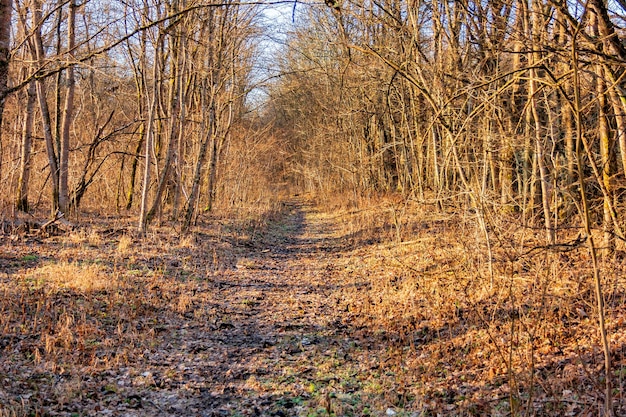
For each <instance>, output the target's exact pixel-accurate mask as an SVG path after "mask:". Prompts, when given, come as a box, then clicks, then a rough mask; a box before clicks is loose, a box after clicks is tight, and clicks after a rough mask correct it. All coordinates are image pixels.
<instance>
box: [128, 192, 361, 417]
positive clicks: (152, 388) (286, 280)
mask: <svg viewBox="0 0 626 417" xmlns="http://www.w3.org/2000/svg"><path fill="white" fill-rule="evenodd" d="M286 204H288V208H289V209H290V213H289V214H288V216H286V217H285V218H284V219H283V220H282V221H280V222H277V223H275V224H273V225H272V226H271V227H270V229H269V230H268V231H267V233H266V234H265V235H264V237H263V238H262V239H261V240H260V241H257V242H253V243H252V244H250V245H249V248H248V249H246V250H245V251H242V252H241V253H240V256H239V258H238V260H237V263H236V267H235V268H234V269H233V270H231V271H226V272H224V273H222V274H219V275H217V276H216V277H215V279H214V280H213V281H212V282H211V283H210V285H208V286H206V287H204V288H202V291H205V294H204V297H203V298H204V301H203V302H204V303H207V304H208V305H210V306H211V308H212V312H213V313H214V314H213V318H212V320H210V321H209V322H208V323H207V322H202V321H198V320H194V319H189V320H186V321H184V322H180V323H176V324H172V325H171V326H168V328H167V329H163V332H162V336H161V338H160V339H161V340H160V346H157V347H155V349H154V350H153V351H152V352H150V353H148V354H147V355H148V356H149V361H148V363H147V364H146V368H147V369H146V370H145V371H143V372H142V374H140V375H139V376H138V377H137V376H135V377H134V378H133V377H132V376H128V379H129V381H128V384H129V385H131V386H132V385H134V387H135V388H136V390H135V391H134V392H133V394H132V396H130V395H127V398H130V400H133V399H134V400H135V401H136V402H138V403H137V404H136V405H135V406H136V407H137V408H138V409H137V410H136V412H133V411H132V410H130V409H128V410H126V414H127V415H133V414H134V415H147V414H153V415H172V416H174V415H177V416H178V415H180V416H182V415H185V416H188V415H198V416H230V415H276V416H286V415H300V414H302V415H316V413H318V412H319V413H325V414H326V415H328V414H327V413H328V411H329V410H330V411H331V412H333V413H337V415H341V414H342V413H346V414H351V413H352V411H351V410H350V409H352V410H356V409H357V408H358V409H361V410H362V409H363V407H364V405H363V404H358V402H359V401H360V394H359V393H358V391H359V390H360V389H361V388H362V384H361V383H360V382H359V381H358V378H357V373H359V370H358V367H359V364H358V361H360V360H362V359H363V358H362V357H361V358H359V357H358V356H354V355H355V352H361V353H363V350H362V349H361V348H360V347H359V341H358V340H353V339H351V338H350V337H349V335H348V334H347V333H346V331H345V330H346V325H345V324H343V323H342V317H341V312H340V311H338V306H339V304H340V299H339V297H340V295H339V292H338V291H340V290H341V287H342V286H343V285H347V284H346V283H345V282H344V283H341V282H335V280H336V274H335V273H334V271H335V270H336V268H337V267H338V266H337V265H338V260H340V259H341V257H342V256H343V253H342V252H341V249H342V247H341V245H342V244H344V243H345V242H343V240H342V239H341V238H339V237H337V236H336V230H335V226H334V225H333V223H332V220H330V218H329V217H328V216H323V215H320V214H319V213H316V212H314V210H313V209H312V208H311V207H309V206H305V205H303V204H302V203H301V202H299V201H292V202H288V203H286ZM174 326H180V327H179V328H177V329H175V328H172V327H174ZM142 377H143V379H144V380H145V386H144V387H143V388H142V387H141V386H138V384H137V381H138V378H139V379H141V378H142ZM120 382H121V383H122V384H124V380H123V379H122V380H121V381H120V380H118V381H117V383H118V384H119V383H120ZM129 392H130V391H129ZM127 402H132V401H127ZM365 407H366V406H365ZM366 409H367V407H366Z"/></svg>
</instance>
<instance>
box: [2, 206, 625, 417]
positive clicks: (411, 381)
mask: <svg viewBox="0 0 626 417" xmlns="http://www.w3.org/2000/svg"><path fill="white" fill-rule="evenodd" d="M398 210H399V209H398ZM388 211H389V210H388ZM389 212H390V213H391V215H390V217H389V218H390V219H391V220H390V221H391V222H392V223H393V222H394V221H395V223H394V224H392V225H391V226H390V225H387V227H382V228H380V229H372V230H369V231H368V232H367V233H364V232H363V231H362V230H360V229H359V224H360V223H359V222H357V221H355V220H354V219H355V217H354V216H352V217H346V216H342V215H340V214H338V213H337V212H324V211H319V209H318V208H317V207H316V206H315V205H314V204H313V203H310V202H305V201H303V200H295V199H294V200H290V201H287V202H285V203H283V206H282V210H281V212H280V213H278V214H276V216H274V219H273V220H271V221H269V222H268V223H267V225H266V226H264V227H263V228H255V227H251V226H250V225H248V226H237V225H234V224H232V223H228V222H223V223H221V224H219V225H215V224H214V225H213V226H206V227H203V228H200V229H199V230H198V231H196V232H195V233H194V234H193V235H190V236H186V237H180V236H178V235H177V233H176V231H175V230H172V229H167V228H160V229H155V230H154V231H152V232H150V233H149V234H148V236H146V237H144V238H142V239H139V238H137V237H133V235H132V233H131V232H130V230H132V226H131V224H130V223H129V224H128V225H126V226H124V225H123V221H121V220H120V219H102V220H99V221H98V222H94V223H91V224H90V225H88V226H85V227H83V228H82V229H81V231H75V232H71V233H68V234H65V235H62V236H42V235H37V234H28V233H25V234H22V235H19V236H9V235H5V236H3V237H2V239H3V240H2V242H1V246H0V271H1V272H2V273H1V275H0V296H1V297H2V301H0V303H1V305H0V416H2V417H4V416H22V415H23V416H46V415H50V416H53V415H54V416H92V415H102V416H107V415H109V416H152V415H153V416H332V415H335V416H367V415H372V416H394V415H395V416H426V415H512V414H515V415H517V414H521V415H598V413H599V410H600V408H601V407H602V392H603V391H602V389H603V384H602V383H601V381H602V378H603V374H602V363H603V362H602V355H601V351H600V348H599V343H598V340H597V334H596V333H597V332H596V331H595V325H594V323H595V322H594V320H595V319H594V318H593V317H594V313H593V303H592V301H593V298H592V296H590V294H591V293H590V292H589V289H588V288H587V285H586V284H584V283H581V282H580V281H581V280H580V278H579V277H578V274H577V273H570V271H576V270H578V271H583V270H581V269H580V265H577V266H576V267H569V268H566V267H565V266H563V265H567V263H568V262H573V261H571V259H570V258H573V257H574V255H573V254H571V253H565V252H562V253H559V254H557V255H556V256H557V257H558V258H559V260H558V261H559V265H561V269H558V268H557V269H556V270H554V271H553V269H554V268H556V267H555V266H553V263H550V262H549V261H547V259H548V255H545V256H541V257H540V258H541V260H540V261H537V264H531V263H529V262H526V263H524V264H523V265H522V267H523V268H522V270H520V271H518V272H516V273H515V274H513V273H511V274H512V275H514V276H515V277H516V280H515V282H516V283H515V285H513V284H510V285H508V286H507V285H503V288H502V291H501V292H497V291H495V292H494V291H493V289H488V288H486V287H487V285H485V281H484V280H483V281H480V280H478V279H476V280H474V278H475V277H474V276H469V277H468V278H467V279H465V278H459V275H458V274H459V273H461V271H462V269H461V266H463V268H467V264H468V262H474V263H475V265H476V268H477V269H480V270H484V269H485V265H484V262H483V263H482V264H481V263H480V262H481V261H480V259H478V258H472V259H469V258H471V256H470V255H468V253H470V252H468V248H467V246H470V247H471V246H473V244H472V243H471V242H472V241H473V239H475V236H474V235H471V234H470V235H469V236H468V235H467V231H464V230H463V229H462V228H461V227H460V226H459V225H456V226H455V225H454V224H453V223H454V222H451V221H450V219H449V218H444V217H441V218H435V217H434V216H433V215H431V216H430V217H429V218H425V217H422V219H421V220H420V223H419V224H418V226H416V227H417V229H419V230H417V229H415V230H417V231H416V232H415V233H416V235H415V236H419V239H414V240H412V241H406V239H403V236H401V234H407V233H409V232H410V231H407V230H408V226H407V225H408V223H406V224H405V226H406V227H404V226H403V228H402V230H401V228H400V226H399V223H398V221H397V219H398V216H397V212H396V211H395V209H393V210H390V211H389ZM370 215H371V216H373V217H376V216H379V215H380V213H378V214H377V213H375V212H374V213H371V214H370ZM394 219H395V220H394ZM455 221H456V220H455ZM83 223H85V224H87V222H85V221H84V222H83ZM113 225H114V226H113ZM450 234H452V235H454V236H456V237H457V238H459V239H458V242H462V241H465V244H464V245H465V246H463V244H457V243H458V242H457V243H455V241H454V240H452V241H450V242H447V241H445V239H443V236H448V235H450ZM385 236H387V237H389V239H387V238H385ZM394 238H397V239H398V241H395V242H394V241H393V239H394ZM390 239H391V243H390V241H389V240H390ZM468 240H469V241H470V243H467V241H468ZM419 245H421V246H419ZM427 248H431V250H427ZM432 248H436V250H434V249H432ZM535 256H536V255H535ZM576 256H578V255H576ZM564 257H566V259H564ZM533 259H534V258H533ZM515 262H517V263H520V262H522V261H520V260H516V261H515ZM507 265H508V264H507ZM509 266H510V265H508V266H506V265H505V266H499V267H497V268H498V269H497V270H499V269H502V270H505V269H507V268H508V267H509ZM463 270H466V269H463ZM551 271H552V272H551ZM544 272H545V275H542V274H544ZM587 272H588V271H587ZM587 272H584V274H587ZM612 273H613V272H612ZM581 274H582V272H581ZM470 275H471V274H470ZM526 276H533V277H534V278H533V279H530V280H527V279H525V278H523V277H526ZM564 276H565V277H566V278H563V277H564ZM611 276H613V275H611ZM614 276H615V278H614V279H613V280H609V281H608V282H607V285H612V286H613V287H612V288H614V289H612V290H611V291H610V296H609V297H608V298H609V299H608V308H609V310H610V314H609V318H610V322H609V330H610V333H611V335H612V336H611V337H612V344H613V346H614V348H615V356H614V358H613V360H614V364H613V365H614V369H615V373H614V375H613V379H614V388H615V389H614V394H615V403H616V410H617V411H624V400H623V399H622V396H621V392H622V378H623V377H626V372H624V371H626V365H624V350H625V348H624V340H626V334H625V332H624V331H623V326H622V323H623V317H625V316H626V314H624V308H625V307H624V303H623V290H621V288H623V281H621V280H623V274H622V271H615V272H614ZM520 277H522V278H520ZM542 277H544V278H545V279H544V278H542ZM555 277H558V279H557V278H555ZM483 278H484V277H483ZM568 279H569V280H571V281H572V282H575V281H577V282H578V287H577V288H574V289H573V290H571V291H570V290H569V289H568V288H569V285H570V284H569V281H567V280H568ZM518 281H520V282H521V284H519V286H518V283H517V282H518ZM530 281H532V282H530ZM507 282H508V281H507ZM511 282H513V281H511ZM548 284H549V285H550V288H551V289H550V290H548V289H546V286H548ZM571 286H573V287H575V285H573V284H572V285H571ZM561 287H563V288H561ZM552 288H555V289H552ZM531 290H533V291H535V292H536V293H538V295H537V296H536V297H537V298H536V302H537V303H538V304H537V306H538V307H537V306H535V304H533V303H534V300H535V298H533V297H534V296H532V297H531V296H530V295H528V294H529V293H528V291H531ZM524 291H526V293H525V292H524ZM568 291H569V292H568ZM503 294H504V295H503ZM507 294H508V295H507ZM514 294H517V295H516V296H515V297H513V295H514ZM524 294H527V295H526V297H524ZM581 294H582V295H581ZM568 297H569V298H568ZM565 304H567V306H566V305H565ZM535 307H536V308H535ZM553 319H554V320H553ZM555 323H556V324H555ZM529 358H530V359H529Z"/></svg>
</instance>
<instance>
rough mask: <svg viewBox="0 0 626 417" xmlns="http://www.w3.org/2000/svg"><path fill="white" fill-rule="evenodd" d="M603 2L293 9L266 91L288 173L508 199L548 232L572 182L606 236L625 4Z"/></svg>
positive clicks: (613, 211) (618, 146)
mask: <svg viewBox="0 0 626 417" xmlns="http://www.w3.org/2000/svg"><path fill="white" fill-rule="evenodd" d="M610 5H611V8H607V6H606V4H605V3H604V2H602V1H599V0H590V1H589V2H586V3H580V2H557V1H553V0H547V1H543V0H539V1H538V0H531V1H517V0H505V1H489V2H472V1H454V2H439V1H432V2H431V1H421V0H417V1H414V0H408V1H403V0H390V1H363V2H352V1H345V2H338V3H336V4H333V6H334V7H332V8H326V9H319V8H310V9H307V10H306V12H305V13H302V15H301V16H300V19H301V21H300V25H299V28H298V29H295V30H293V31H292V32H290V33H289V34H288V37H287V38H288V39H287V50H288V53H287V54H286V55H285V57H284V58H283V60H282V61H281V68H282V70H283V72H284V73H285V74H288V75H285V76H284V77H282V79H281V81H280V82H278V83H277V84H276V85H275V88H274V91H273V94H274V96H275V101H274V106H275V107H276V109H275V111H276V113H278V114H280V115H281V117H282V118H281V119H280V123H281V126H282V127H283V128H284V129H287V130H288V131H289V132H290V133H291V135H292V136H293V138H294V141H295V142H296V145H295V146H296V149H298V151H299V152H300V154H299V157H298V158H297V160H296V164H295V165H296V167H297V170H298V171H299V172H300V174H301V181H303V182H304V184H306V186H307V187H309V188H316V189H319V190H320V191H322V192H333V191H336V190H337V188H339V189H342V190H358V191H359V192H362V191H368V190H371V191H399V192H402V193H403V194H405V195H407V196H413V197H416V198H419V199H425V198H428V199H435V200H436V201H437V202H438V203H439V204H440V205H445V204H448V203H450V202H458V201H465V202H467V201H469V203H470V204H471V205H472V206H473V207H474V208H475V209H477V210H481V207H482V209H485V208H486V205H488V206H489V208H492V209H494V210H495V211H497V212H499V213H512V212H519V213H520V214H521V217H522V219H523V222H524V223H525V224H529V225H534V224H541V225H542V227H544V228H545V231H546V237H547V239H548V241H549V242H552V243H554V241H555V239H556V232H557V230H558V229H559V226H560V225H561V223H564V222H569V220H570V218H572V215H576V213H577V206H576V205H577V204H578V205H579V207H578V209H582V206H580V204H579V203H580V200H581V194H580V186H581V181H582V182H583V183H584V184H585V192H586V195H587V196H588V197H589V199H590V200H589V204H590V208H591V216H592V221H593V223H594V224H595V225H602V226H603V227H604V228H605V230H606V241H605V245H606V246H607V247H612V246H613V245H614V237H615V236H618V237H622V236H623V233H622V228H623V218H622V216H621V214H620V213H621V212H622V211H623V210H622V209H621V207H622V205H623V202H624V169H625V167H626V136H625V133H626V132H625V129H626V117H625V115H626V113H625V109H626V99H625V98H624V95H623V91H624V64H625V61H624V59H625V58H626V50H625V48H624V46H623V44H622V42H621V39H620V33H621V31H622V27H623V26H624V13H625V12H626V9H625V8H624V7H622V5H621V4H620V3H619V2H617V3H610ZM579 174H580V176H579Z"/></svg>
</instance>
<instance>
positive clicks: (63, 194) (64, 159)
mask: <svg viewBox="0 0 626 417" xmlns="http://www.w3.org/2000/svg"><path fill="white" fill-rule="evenodd" d="M76 8H77V6H76V0H70V4H69V12H68V16H67V55H68V59H70V60H72V61H73V60H74V48H75V47H76ZM66 71H67V73H66V78H65V82H66V85H67V91H66V96H65V105H64V108H63V122H62V129H61V149H60V153H59V210H61V211H62V212H63V213H66V212H68V211H69V210H70V206H69V205H70V196H69V185H68V182H69V179H68V177H69V159H70V126H71V124H72V115H73V112H74V87H75V86H74V81H75V80H74V66H73V65H72V64H70V65H69V66H68V68H67V70H66Z"/></svg>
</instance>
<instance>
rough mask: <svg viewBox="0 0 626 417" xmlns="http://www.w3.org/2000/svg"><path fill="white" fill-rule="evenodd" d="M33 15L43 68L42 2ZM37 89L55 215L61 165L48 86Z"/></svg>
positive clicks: (40, 83)
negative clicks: (53, 132) (47, 91)
mask: <svg viewBox="0 0 626 417" xmlns="http://www.w3.org/2000/svg"><path fill="white" fill-rule="evenodd" d="M33 7H34V10H33V13H32V24H33V28H34V30H33V37H34V46H35V48H34V51H33V61H35V62H36V63H37V66H38V67H40V68H41V67H43V65H44V60H45V51H44V48H43V41H42V39H41V26H40V25H41V22H42V18H41V1H40V0H34V2H33ZM35 84H36V88H37V100H38V102H39V111H40V112H41V123H42V128H43V135H44V140H45V142H46V152H47V154H48V167H49V168H50V183H51V186H52V207H51V211H52V212H53V213H54V212H56V210H57V209H58V208H59V164H58V162H59V161H58V158H57V153H56V150H55V147H54V138H53V137H52V122H51V118H50V109H49V108H48V99H47V97H46V85H45V82H44V80H43V79H41V78H37V79H36V80H35Z"/></svg>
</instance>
